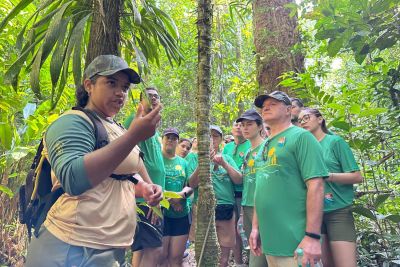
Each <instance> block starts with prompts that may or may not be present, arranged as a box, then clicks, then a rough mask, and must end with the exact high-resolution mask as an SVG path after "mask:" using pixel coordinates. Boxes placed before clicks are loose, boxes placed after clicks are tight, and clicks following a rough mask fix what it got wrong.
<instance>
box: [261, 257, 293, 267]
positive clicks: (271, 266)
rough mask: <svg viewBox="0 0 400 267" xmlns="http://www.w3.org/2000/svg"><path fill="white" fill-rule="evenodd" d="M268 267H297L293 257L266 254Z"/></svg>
mask: <svg viewBox="0 0 400 267" xmlns="http://www.w3.org/2000/svg"><path fill="white" fill-rule="evenodd" d="M266 257H267V262H268V267H297V263H296V261H295V260H294V258H293V257H278V256H270V255H267V256H266Z"/></svg>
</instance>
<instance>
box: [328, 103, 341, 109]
mask: <svg viewBox="0 0 400 267" xmlns="http://www.w3.org/2000/svg"><path fill="white" fill-rule="evenodd" d="M328 107H330V108H333V109H337V110H344V108H345V106H344V105H340V104H338V103H335V102H333V103H329V104H328Z"/></svg>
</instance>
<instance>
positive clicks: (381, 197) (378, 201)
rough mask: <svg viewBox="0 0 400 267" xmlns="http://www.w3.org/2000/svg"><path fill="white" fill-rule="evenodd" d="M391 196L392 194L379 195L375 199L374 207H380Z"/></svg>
mask: <svg viewBox="0 0 400 267" xmlns="http://www.w3.org/2000/svg"><path fill="white" fill-rule="evenodd" d="M389 197H390V194H382V195H378V196H377V197H376V199H375V201H374V208H375V209H378V208H379V206H381V205H382V204H383V203H384V202H385V201H386V199H388V198H389Z"/></svg>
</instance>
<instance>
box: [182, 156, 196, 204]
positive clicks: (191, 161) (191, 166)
mask: <svg viewBox="0 0 400 267" xmlns="http://www.w3.org/2000/svg"><path fill="white" fill-rule="evenodd" d="M185 160H186V161H187V163H188V170H189V173H190V174H192V173H193V172H194V171H195V170H196V168H197V166H198V165H199V156H198V155H197V153H196V152H190V153H189V154H188V155H187V156H186V158H185ZM198 198H199V189H198V187H196V188H195V189H193V200H192V203H194V204H196V203H197V199H198Z"/></svg>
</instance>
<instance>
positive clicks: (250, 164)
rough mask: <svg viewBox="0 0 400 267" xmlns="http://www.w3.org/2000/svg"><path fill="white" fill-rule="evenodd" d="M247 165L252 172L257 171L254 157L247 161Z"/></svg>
mask: <svg viewBox="0 0 400 267" xmlns="http://www.w3.org/2000/svg"><path fill="white" fill-rule="evenodd" d="M247 166H249V168H250V172H249V173H250V174H252V173H256V169H255V168H254V159H250V160H249V162H248V163H247Z"/></svg>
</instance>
